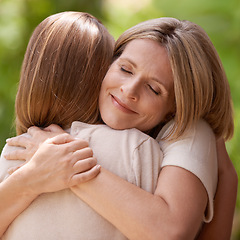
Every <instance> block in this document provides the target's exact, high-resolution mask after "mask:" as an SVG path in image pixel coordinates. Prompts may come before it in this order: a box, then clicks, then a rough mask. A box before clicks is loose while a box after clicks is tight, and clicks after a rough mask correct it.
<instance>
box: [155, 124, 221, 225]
mask: <svg viewBox="0 0 240 240" xmlns="http://www.w3.org/2000/svg"><path fill="white" fill-rule="evenodd" d="M172 125H173V122H171V123H169V124H168V125H166V126H165V128H163V129H162V131H161V132H160V134H159V136H160V137H164V135H165V134H167V132H168V131H169V130H170V129H171V126H172ZM159 136H158V137H159ZM159 144H160V146H161V149H162V151H163V156H164V157H163V164H162V167H164V166H169V165H170V166H177V167H181V168H183V169H185V170H187V171H189V172H191V173H192V174H194V175H195V176H196V177H197V178H198V179H199V180H200V181H201V182H202V184H203V185H204V187H205V189H206V191H207V193H208V199H209V201H208V211H207V215H206V216H205V221H209V220H210V219H211V218H212V215H213V198H214V194H215V191H216V186H217V178H218V163H217V151H216V138H215V135H214V133H213V131H212V129H211V127H210V126H209V125H208V124H207V123H206V122H205V121H204V120H199V121H198V122H197V123H196V124H195V125H194V126H192V127H191V128H190V129H189V130H188V131H187V132H186V133H185V134H184V135H183V136H182V137H181V138H180V139H177V140H176V141H172V142H169V141H161V140H160V141H159Z"/></svg>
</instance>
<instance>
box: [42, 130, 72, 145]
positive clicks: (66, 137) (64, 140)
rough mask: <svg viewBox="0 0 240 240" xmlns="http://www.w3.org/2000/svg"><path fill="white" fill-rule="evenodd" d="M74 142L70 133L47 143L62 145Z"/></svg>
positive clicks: (58, 136)
mask: <svg viewBox="0 0 240 240" xmlns="http://www.w3.org/2000/svg"><path fill="white" fill-rule="evenodd" d="M74 140H75V139H74V138H73V137H72V136H71V135H69V134H68V133H63V134H60V135H57V136H55V137H53V138H49V139H47V140H46V143H50V144H57V145H60V144H64V143H69V142H72V141H74Z"/></svg>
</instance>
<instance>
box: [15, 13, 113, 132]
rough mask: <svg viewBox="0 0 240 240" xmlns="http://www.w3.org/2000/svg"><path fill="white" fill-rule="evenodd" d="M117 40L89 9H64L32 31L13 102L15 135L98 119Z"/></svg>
mask: <svg viewBox="0 0 240 240" xmlns="http://www.w3.org/2000/svg"><path fill="white" fill-rule="evenodd" d="M113 47H114V39H113V37H112V36H111V35H110V34H109V33H108V31H107V29H106V28H105V27H104V26H103V25H102V24H101V22H100V21H99V20H97V19H96V18H95V17H93V16H91V15H90V14H87V13H82V12H63V13H58V14H55V15H52V16H50V17H48V18H46V19H45V20H43V21H42V22H41V23H40V24H39V25H38V26H37V27H36V29H35V30H34V32H33V34H32V36H31V38H30V41H29V44H28V46H27V50H26V53H25V57H24V61H23V64H22V69H21V77H20V82H19V87H18V92H17V96H16V102H15V112H16V130H17V134H21V133H24V132H26V131H27V128H29V127H30V126H32V125H35V126H39V127H46V126H48V125H50V124H52V123H55V124H58V125H60V126H61V127H63V128H67V127H70V124H71V123H72V122H73V121H76V120H78V121H82V122H87V123H96V122H97V121H98V120H99V116H100V115H99V111H98V96H99V91H100V87H101V83H102V79H103V78H104V76H105V74H106V72H107V70H108V68H109V65H110V64H111V62H112V54H113Z"/></svg>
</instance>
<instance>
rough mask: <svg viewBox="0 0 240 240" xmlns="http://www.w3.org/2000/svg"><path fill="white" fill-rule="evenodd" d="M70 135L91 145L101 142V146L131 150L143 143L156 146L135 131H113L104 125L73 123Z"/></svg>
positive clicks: (148, 138) (142, 134)
mask: <svg viewBox="0 0 240 240" xmlns="http://www.w3.org/2000/svg"><path fill="white" fill-rule="evenodd" d="M70 134H71V135H73V136H74V137H77V138H83V139H85V140H87V141H89V142H90V141H91V142H92V143H97V142H101V143H102V144H111V145H114V144H117V145H118V146H120V145H125V144H128V145H129V147H131V148H138V147H139V146H141V145H142V144H143V145H144V143H145V142H147V143H148V144H149V143H151V144H154V145H155V144H158V143H157V142H156V141H155V140H154V139H152V138H151V137H150V136H149V135H147V134H145V133H143V132H141V131H139V130H137V129H134V128H133V129H125V130H115V129H112V128H110V127H108V126H107V125H105V124H97V125H96V124H86V123H82V122H77V121H75V122H73V123H72V126H71V130H70Z"/></svg>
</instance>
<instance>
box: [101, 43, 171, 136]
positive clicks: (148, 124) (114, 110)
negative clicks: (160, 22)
mask: <svg viewBox="0 0 240 240" xmlns="http://www.w3.org/2000/svg"><path fill="white" fill-rule="evenodd" d="M173 106H174V90H173V77H172V71H171V68H170V62H169V59H168V56H167V52H166V50H165V48H163V47H162V46H161V45H160V44H158V43H157V42H155V41H153V40H149V39H136V40H132V41H131V42H129V43H128V44H127V46H126V48H125V50H124V51H123V53H122V55H121V56H120V57H119V58H118V59H117V60H116V61H115V62H114V63H113V64H112V65H111V67H110V68H109V70H108V72H107V74H106V76H105V78H104V80H103V83H102V87H101V91H100V97H99V108H100V113H101V117H102V119H103V121H104V122H105V124H107V125H108V126H109V127H111V128H114V129H128V128H137V129H139V130H140V131H143V132H145V131H148V130H150V129H152V128H153V127H155V126H156V125H158V124H159V123H160V122H162V121H163V120H164V118H165V117H166V115H167V114H168V113H170V112H171V111H172V110H173Z"/></svg>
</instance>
